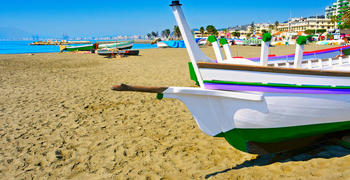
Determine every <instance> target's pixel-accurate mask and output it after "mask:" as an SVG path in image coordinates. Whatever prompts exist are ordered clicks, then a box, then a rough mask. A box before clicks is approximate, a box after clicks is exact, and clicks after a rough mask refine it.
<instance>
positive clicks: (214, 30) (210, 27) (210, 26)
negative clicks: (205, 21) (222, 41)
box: [206, 25, 218, 35]
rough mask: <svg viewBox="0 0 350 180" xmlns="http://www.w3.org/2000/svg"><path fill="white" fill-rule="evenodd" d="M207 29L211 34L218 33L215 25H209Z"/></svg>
mask: <svg viewBox="0 0 350 180" xmlns="http://www.w3.org/2000/svg"><path fill="white" fill-rule="evenodd" d="M206 30H207V32H208V34H210V35H216V34H217V33H218V30H217V29H216V28H215V26H213V25H208V26H207V28H206Z"/></svg>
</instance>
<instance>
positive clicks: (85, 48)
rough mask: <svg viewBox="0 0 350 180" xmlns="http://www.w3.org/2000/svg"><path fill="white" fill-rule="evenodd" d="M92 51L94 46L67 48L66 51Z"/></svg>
mask: <svg viewBox="0 0 350 180" xmlns="http://www.w3.org/2000/svg"><path fill="white" fill-rule="evenodd" d="M92 49H95V47H94V45H91V46H84V47H67V48H66V49H65V50H66V51H90V50H92Z"/></svg>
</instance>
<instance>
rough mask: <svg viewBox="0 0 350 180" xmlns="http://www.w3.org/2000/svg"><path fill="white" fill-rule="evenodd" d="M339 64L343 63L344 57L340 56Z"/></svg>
mask: <svg viewBox="0 0 350 180" xmlns="http://www.w3.org/2000/svg"><path fill="white" fill-rule="evenodd" d="M339 65H343V57H339Z"/></svg>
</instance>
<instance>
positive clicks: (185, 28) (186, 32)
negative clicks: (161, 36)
mask: <svg viewBox="0 0 350 180" xmlns="http://www.w3.org/2000/svg"><path fill="white" fill-rule="evenodd" d="M170 6H171V7H172V10H173V13H174V16H175V19H176V22H177V24H178V26H179V29H180V31H181V35H182V38H183V40H184V42H185V45H186V49H187V52H188V55H189V56H190V59H191V62H192V65H193V68H194V71H195V73H196V76H197V79H198V82H199V85H200V87H201V88H204V84H203V80H202V76H201V74H200V72H199V69H198V66H197V61H205V62H213V60H211V59H210V58H208V57H207V56H206V55H205V54H204V53H203V52H202V51H201V50H200V49H199V47H198V45H197V44H196V42H195V41H194V37H193V35H192V33H191V30H190V27H189V25H188V23H187V21H186V18H185V16H184V13H183V12H182V9H181V6H182V4H180V2H179V1H178V0H177V1H172V3H171V5H170Z"/></svg>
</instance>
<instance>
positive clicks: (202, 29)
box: [199, 27, 205, 37]
mask: <svg viewBox="0 0 350 180" xmlns="http://www.w3.org/2000/svg"><path fill="white" fill-rule="evenodd" d="M204 31H205V29H204V27H201V28H199V32H201V35H202V37H203V35H204Z"/></svg>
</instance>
